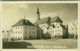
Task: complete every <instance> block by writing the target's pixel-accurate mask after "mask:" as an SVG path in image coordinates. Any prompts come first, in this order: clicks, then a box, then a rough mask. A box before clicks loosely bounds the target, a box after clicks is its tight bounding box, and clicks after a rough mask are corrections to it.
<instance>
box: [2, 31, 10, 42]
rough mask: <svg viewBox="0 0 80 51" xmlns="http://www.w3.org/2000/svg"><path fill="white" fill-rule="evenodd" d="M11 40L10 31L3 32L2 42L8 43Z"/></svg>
mask: <svg viewBox="0 0 80 51" xmlns="http://www.w3.org/2000/svg"><path fill="white" fill-rule="evenodd" d="M9 38H10V33H9V31H8V30H3V31H2V40H3V41H8V40H9Z"/></svg>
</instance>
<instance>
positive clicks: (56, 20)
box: [34, 16, 63, 24]
mask: <svg viewBox="0 0 80 51" xmlns="http://www.w3.org/2000/svg"><path fill="white" fill-rule="evenodd" d="M47 22H48V23H54V22H63V21H62V20H61V19H60V18H59V17H58V16H56V17H53V18H51V17H46V18H43V19H40V20H38V21H36V22H35V23H34V24H43V23H47Z"/></svg>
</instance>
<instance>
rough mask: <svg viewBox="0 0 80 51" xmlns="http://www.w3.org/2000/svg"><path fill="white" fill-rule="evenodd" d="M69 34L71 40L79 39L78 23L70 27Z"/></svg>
mask: <svg viewBox="0 0 80 51" xmlns="http://www.w3.org/2000/svg"><path fill="white" fill-rule="evenodd" d="M68 32H69V37H70V38H77V36H78V21H75V22H74V23H71V24H69V25H68Z"/></svg>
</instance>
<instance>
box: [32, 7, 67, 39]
mask: <svg viewBox="0 0 80 51" xmlns="http://www.w3.org/2000/svg"><path fill="white" fill-rule="evenodd" d="M62 23H63V21H62V20H61V19H60V18H59V16H56V17H50V16H48V17H45V18H43V19H41V18H40V12H39V8H37V20H36V22H35V23H34V24H35V25H36V26H37V27H39V29H38V28H37V30H39V31H37V32H40V33H39V35H41V36H40V37H43V35H44V34H46V33H48V34H50V35H51V38H52V37H60V38H62V37H63V36H64V38H65V36H66V37H68V33H67V32H68V27H66V26H65V25H63V24H62ZM41 33H42V34H41Z"/></svg>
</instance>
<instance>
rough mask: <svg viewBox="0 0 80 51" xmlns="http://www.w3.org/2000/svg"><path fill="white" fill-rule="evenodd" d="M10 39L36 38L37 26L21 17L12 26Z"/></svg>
mask: <svg viewBox="0 0 80 51" xmlns="http://www.w3.org/2000/svg"><path fill="white" fill-rule="evenodd" d="M10 38H11V39H12V40H26V39H36V38H37V27H36V26H35V25H34V24H32V23H31V22H30V21H29V20H26V19H21V20H19V21H18V22H17V23H16V24H14V25H13V26H12V33H11V36H10Z"/></svg>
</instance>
